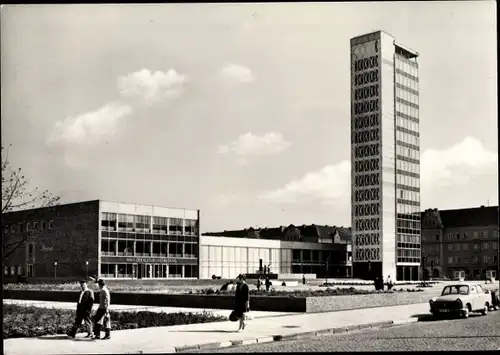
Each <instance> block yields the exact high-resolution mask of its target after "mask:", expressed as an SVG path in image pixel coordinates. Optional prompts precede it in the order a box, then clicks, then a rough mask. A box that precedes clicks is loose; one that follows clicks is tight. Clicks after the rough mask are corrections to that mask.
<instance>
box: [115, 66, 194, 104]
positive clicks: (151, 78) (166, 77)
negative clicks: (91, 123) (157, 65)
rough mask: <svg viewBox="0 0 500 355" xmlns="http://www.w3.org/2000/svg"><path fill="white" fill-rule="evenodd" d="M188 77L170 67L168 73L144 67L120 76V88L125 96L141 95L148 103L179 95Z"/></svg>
mask: <svg viewBox="0 0 500 355" xmlns="http://www.w3.org/2000/svg"><path fill="white" fill-rule="evenodd" d="M187 80H188V79H187V77H186V76H185V75H181V74H179V73H177V72H176V71H175V70H174V69H169V70H168V71H167V72H166V73H164V72H161V71H155V72H154V73H153V72H151V71H150V70H149V69H142V70H139V71H137V72H135V73H130V74H128V75H126V76H120V77H119V78H118V90H120V94H121V95H122V96H124V97H139V98H141V99H143V100H144V101H145V102H146V103H147V104H152V103H157V102H159V101H162V100H166V99H172V98H176V97H178V96H179V95H180V94H181V93H182V89H183V85H184V84H185V83H186V82H187Z"/></svg>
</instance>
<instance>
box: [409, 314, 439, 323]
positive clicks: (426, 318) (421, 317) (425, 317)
mask: <svg viewBox="0 0 500 355" xmlns="http://www.w3.org/2000/svg"><path fill="white" fill-rule="evenodd" d="M411 318H417V321H418V322H433V321H437V320H439V319H438V318H434V316H433V315H432V314H430V313H424V314H414V315H412V316H411Z"/></svg>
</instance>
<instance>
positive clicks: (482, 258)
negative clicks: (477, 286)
mask: <svg viewBox="0 0 500 355" xmlns="http://www.w3.org/2000/svg"><path fill="white" fill-rule="evenodd" d="M498 220H499V211H498V206H496V207H484V206H481V207H478V208H464V209H456V210H438V209H428V210H426V211H425V212H422V269H423V273H424V277H426V276H430V277H443V276H445V277H448V278H455V277H456V273H457V272H459V271H464V272H465V275H466V278H467V279H476V280H477V279H484V278H486V276H487V274H489V275H492V276H493V277H497V275H498Z"/></svg>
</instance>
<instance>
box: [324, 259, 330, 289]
mask: <svg viewBox="0 0 500 355" xmlns="http://www.w3.org/2000/svg"><path fill="white" fill-rule="evenodd" d="M329 261H330V257H329V256H327V257H326V261H325V269H326V282H325V285H326V287H328V263H329Z"/></svg>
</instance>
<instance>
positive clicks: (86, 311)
mask: <svg viewBox="0 0 500 355" xmlns="http://www.w3.org/2000/svg"><path fill="white" fill-rule="evenodd" d="M80 288H81V290H82V292H81V293H80V297H79V298H78V303H77V304H76V317H75V323H74V324H73V327H71V330H70V332H69V333H68V336H69V337H71V338H73V339H74V338H75V337H76V333H77V331H78V328H80V326H81V325H82V322H85V324H86V325H87V338H90V337H91V336H92V320H91V317H90V316H91V314H92V306H93V305H94V292H92V291H91V290H90V289H89V288H88V286H87V281H85V280H82V281H80Z"/></svg>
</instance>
